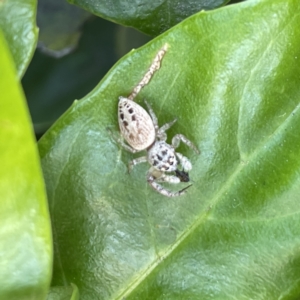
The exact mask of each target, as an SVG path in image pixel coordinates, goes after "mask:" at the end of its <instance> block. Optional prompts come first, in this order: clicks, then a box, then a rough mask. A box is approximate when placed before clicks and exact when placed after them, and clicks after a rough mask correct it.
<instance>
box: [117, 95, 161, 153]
mask: <svg viewBox="0 0 300 300" xmlns="http://www.w3.org/2000/svg"><path fill="white" fill-rule="evenodd" d="M118 119H119V127H120V131H121V134H122V136H123V137H124V138H125V140H126V141H127V143H128V144H129V145H130V146H131V147H133V148H134V149H136V150H145V149H146V148H148V147H149V146H150V145H152V144H153V143H154V141H155V128H154V125H153V121H152V119H151V117H150V116H149V114H148V113H147V112H146V110H145V109H143V108H142V107H141V106H140V105H138V104H137V103H135V102H134V101H132V100H129V99H127V98H124V97H120V98H119V106H118Z"/></svg>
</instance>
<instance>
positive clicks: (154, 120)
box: [144, 100, 158, 131]
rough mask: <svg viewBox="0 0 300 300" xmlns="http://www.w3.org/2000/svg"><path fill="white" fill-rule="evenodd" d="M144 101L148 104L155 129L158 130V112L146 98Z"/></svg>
mask: <svg viewBox="0 0 300 300" xmlns="http://www.w3.org/2000/svg"><path fill="white" fill-rule="evenodd" d="M144 102H145V104H146V105H147V108H148V111H149V114H150V116H151V119H152V122H153V125H154V128H155V131H157V130H158V121H157V117H156V114H155V112H154V111H153V109H152V106H151V105H150V104H149V103H148V102H147V101H146V100H144Z"/></svg>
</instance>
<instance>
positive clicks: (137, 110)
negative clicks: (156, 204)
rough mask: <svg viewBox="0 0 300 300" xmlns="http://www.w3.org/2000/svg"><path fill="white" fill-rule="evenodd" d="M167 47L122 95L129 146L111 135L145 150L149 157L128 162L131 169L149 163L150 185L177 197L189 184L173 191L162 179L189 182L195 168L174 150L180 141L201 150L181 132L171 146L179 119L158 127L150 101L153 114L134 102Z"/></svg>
mask: <svg viewBox="0 0 300 300" xmlns="http://www.w3.org/2000/svg"><path fill="white" fill-rule="evenodd" d="M166 50H167V46H166V45H165V46H164V47H163V48H162V49H161V50H160V51H159V52H158V54H157V55H156V57H155V59H154V61H153V63H152V65H151V66H150V69H149V70H148V72H147V73H146V74H145V76H144V77H143V79H142V80H141V82H140V83H139V84H138V85H137V86H136V87H135V88H134V90H133V92H132V93H131V94H130V95H129V97H128V98H125V97H119V105H118V120H119V127H120V131H121V135H122V137H123V138H125V140H126V141H127V143H128V145H127V144H126V143H124V141H123V139H121V138H120V137H116V136H114V135H113V134H112V136H113V138H114V140H115V141H116V142H118V143H119V144H120V145H121V146H122V147H123V148H124V149H126V150H127V151H129V152H131V153H136V152H139V151H143V150H146V151H147V156H142V157H139V158H136V159H134V160H132V161H131V162H130V163H129V165H128V168H129V171H130V170H131V169H132V168H133V166H135V165H136V164H139V163H143V162H149V164H150V165H151V168H150V169H149V171H148V173H147V181H148V183H149V184H150V186H151V187H152V188H153V189H155V190H156V191H157V192H159V193H160V194H162V195H164V196H167V197H176V196H181V195H183V194H184V193H185V192H186V189H187V188H189V187H190V185H189V186H187V187H186V188H184V189H182V190H180V191H178V192H173V191H169V190H167V189H165V188H164V187H163V186H162V185H160V184H159V182H169V183H174V184H176V183H180V182H188V181H189V174H188V171H190V170H191V169H192V164H191V162H190V161H189V159H188V158H187V157H185V156H183V155H182V154H180V153H178V152H175V149H176V148H177V147H178V146H179V144H180V142H183V143H185V144H186V145H187V146H189V147H190V148H192V149H193V150H194V151H195V152H196V153H197V154H199V153H200V152H199V150H198V149H197V148H196V146H195V145H194V144H193V143H192V142H191V141H190V140H188V139H187V138H186V137H185V136H184V135H182V134H176V135H175V136H174V137H173V139H172V145H169V144H167V142H166V140H167V134H166V131H167V130H168V129H169V128H170V127H171V126H172V125H173V124H174V123H175V122H176V119H175V120H173V121H172V122H169V123H166V124H165V125H163V126H162V127H159V126H158V121H157V117H156V115H155V113H154V111H153V109H152V107H151V106H150V105H149V103H148V102H147V101H145V103H146V105H147V108H148V111H149V114H150V115H149V114H148V112H147V111H146V110H145V109H144V108H143V107H141V106H140V105H138V104H137V103H136V102H134V101H133V99H134V98H135V96H136V95H137V94H138V93H139V91H140V90H141V88H142V87H144V86H145V85H146V84H148V82H149V81H150V79H151V78H152V76H153V74H154V72H155V71H156V70H158V69H159V67H160V62H161V60H162V58H163V56H164V54H165V53H166ZM178 165H181V167H182V170H178V169H177V166H178ZM166 172H173V173H174V172H175V175H176V176H174V175H166V174H165V173H166Z"/></svg>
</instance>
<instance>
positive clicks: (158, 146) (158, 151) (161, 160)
mask: <svg viewBox="0 0 300 300" xmlns="http://www.w3.org/2000/svg"><path fill="white" fill-rule="evenodd" d="M148 161H149V163H150V164H151V165H152V166H153V167H154V168H155V169H157V170H159V171H163V172H173V171H175V170H176V168H177V159H176V156H175V150H174V148H173V147H172V146H170V145H168V144H167V143H166V142H164V141H157V142H156V143H155V144H154V145H153V146H152V147H151V148H150V149H149V151H148Z"/></svg>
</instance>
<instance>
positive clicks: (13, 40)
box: [0, 0, 38, 77]
mask: <svg viewBox="0 0 300 300" xmlns="http://www.w3.org/2000/svg"><path fill="white" fill-rule="evenodd" d="M35 17H36V0H4V1H1V2H0V29H2V31H3V33H4V36H5V38H6V40H7V43H8V45H9V48H10V51H11V54H12V56H13V59H14V62H15V65H16V68H17V72H18V75H19V77H22V75H23V74H24V73H25V71H26V68H27V66H28V64H29V62H30V60H31V58H32V55H33V52H34V50H35V47H36V43H37V36H38V29H37V27H36V20H35Z"/></svg>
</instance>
